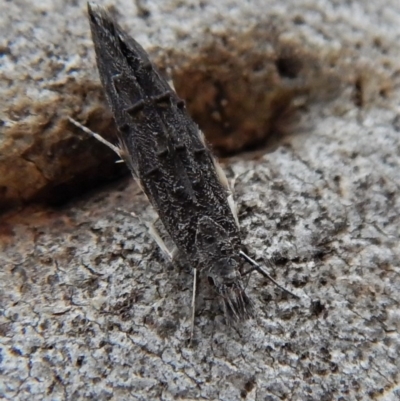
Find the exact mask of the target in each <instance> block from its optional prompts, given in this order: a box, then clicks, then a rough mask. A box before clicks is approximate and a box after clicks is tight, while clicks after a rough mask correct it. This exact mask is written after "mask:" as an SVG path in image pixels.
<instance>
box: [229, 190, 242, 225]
mask: <svg viewBox="0 0 400 401" xmlns="http://www.w3.org/2000/svg"><path fill="white" fill-rule="evenodd" d="M227 199H228V205H229V208H230V209H231V212H232V214H233V218H234V219H235V223H236V225H237V227H238V228H240V226H239V218H238V215H237V207H236V206H237V205H236V203H235V200H234V199H233V194H232V193H230V194H229V195H228V198H227Z"/></svg>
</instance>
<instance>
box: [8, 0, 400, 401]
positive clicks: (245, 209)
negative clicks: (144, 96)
mask: <svg viewBox="0 0 400 401" xmlns="http://www.w3.org/2000/svg"><path fill="white" fill-rule="evenodd" d="M215 3H216V2H208V1H202V2H195V1H187V2H184V1H177V0H168V1H164V2H155V1H148V2H146V1H136V3H134V2H128V1H122V0H120V1H115V2H113V3H111V2H102V4H104V5H106V6H112V7H114V10H115V14H116V16H117V17H118V19H119V20H120V22H121V24H122V25H123V26H125V27H126V28H128V27H129V31H130V32H131V33H132V34H134V35H135V37H136V38H137V39H138V40H139V41H141V43H143V45H144V46H145V47H146V48H148V49H150V50H151V51H152V54H153V55H154V56H155V58H156V60H157V62H158V63H159V65H160V66H161V67H163V66H164V67H163V68H167V66H175V67H174V68H172V69H171V71H169V73H170V75H172V77H173V78H174V81H175V86H176V88H177V90H178V91H179V93H181V96H183V97H185V98H186V99H187V100H188V105H189V108H190V109H191V111H192V112H193V115H194V116H195V117H196V119H197V120H198V122H199V123H200V124H201V125H202V127H203V128H204V130H205V131H206V133H207V134H208V135H209V138H211V139H212V140H213V141H215V143H216V146H217V148H220V149H222V150H224V149H226V150H227V152H231V151H233V150H238V149H239V148H242V147H246V146H251V145H253V146H254V144H256V143H258V142H259V140H260V139H261V137H262V135H265V136H269V138H270V142H269V144H270V147H269V148H268V149H269V152H265V151H261V150H260V151H258V152H257V153H248V154H245V155H243V154H242V155H238V156H236V157H235V158H233V159H230V160H229V162H228V163H226V164H225V167H226V169H227V171H228V173H229V175H230V176H231V177H233V176H234V175H235V174H238V175H239V178H238V179H237V183H236V198H237V201H238V204H239V216H240V221H241V225H242V231H243V237H244V238H245V244H246V246H247V247H248V249H249V250H250V253H251V254H252V255H255V257H256V259H257V260H259V261H260V262H263V263H267V261H268V260H270V261H273V262H274V263H273V264H272V266H271V267H270V269H271V273H272V274H273V275H274V277H275V278H276V279H277V280H278V281H279V282H281V283H283V284H285V285H286V286H287V287H288V288H289V289H292V290H293V291H295V292H296V293H297V294H299V295H301V296H302V299H301V301H298V300H293V299H291V298H289V297H287V296H286V295H284V294H282V293H281V291H279V290H277V289H276V288H274V287H273V286H271V285H270V283H268V282H266V281H265V280H264V279H263V278H261V277H259V276H257V275H253V276H252V277H251V278H250V280H249V283H248V293H249V295H250V296H251V297H252V299H253V300H254V302H255V304H256V306H257V310H258V316H257V318H256V319H254V320H251V321H248V322H245V323H244V324H243V325H241V326H239V327H235V328H229V327H227V326H226V325H225V324H224V321H223V317H222V315H221V313H220V311H219V309H218V305H216V304H215V302H214V301H215V298H214V296H213V294H212V292H211V291H210V289H209V288H208V287H207V285H206V283H203V282H201V283H200V291H199V298H198V314H197V319H196V323H197V325H196V344H195V346H194V347H192V348H190V347H188V344H187V342H186V339H187V336H188V329H189V326H190V321H189V315H190V300H191V284H192V275H191V272H190V269H189V268H188V267H187V266H169V265H168V264H167V263H165V261H164V260H163V258H162V255H161V254H160V252H159V250H158V249H157V246H156V245H155V244H154V243H153V242H152V240H151V239H150V238H149V236H148V235H147V234H146V229H145V227H144V225H143V224H142V223H140V222H139V220H138V219H137V218H135V217H132V216H130V214H129V213H131V212H134V213H136V214H137V215H138V216H141V218H145V219H147V218H150V215H151V211H150V209H149V207H148V206H147V205H146V203H145V200H144V197H143V195H141V194H140V191H139V190H138V188H137V187H136V185H135V184H134V183H133V182H132V180H130V179H129V180H128V179H123V180H121V181H119V182H116V183H114V184H112V185H110V186H108V187H104V188H103V189H102V190H100V191H99V190H98V191H96V192H92V193H90V194H88V193H87V194H86V195H85V196H83V197H82V198H81V199H79V200H77V199H75V200H74V201H71V202H69V203H68V204H64V205H63V206H60V207H57V208H54V207H53V208H51V207H38V206H30V207H26V208H25V209H20V210H16V209H14V211H11V212H9V213H8V214H3V216H2V218H1V224H0V240H1V242H0V244H1V249H2V252H1V255H2V263H1V267H0V274H1V277H0V307H1V315H0V398H4V399H10V400H11V399H12V400H72V399H73V400H77V399H95V400H157V399H163V400H173V399H182V400H183V399H184V400H190V399H209V400H216V399H218V400H236V399H245V400H282V399H284V400H285V399H287V400H368V399H372V400H375V399H381V400H397V399H399V397H400V385H399V380H400V377H399V376H400V374H399V371H400V362H399V358H398V355H399V353H400V333H399V328H400V327H399V326H400V321H399V319H400V316H399V315H400V313H399V304H400V295H399V294H400V279H399V272H400V268H399V264H400V260H399V259H400V258H399V256H400V252H399V246H400V245H399V237H400V225H399V220H400V211H399V190H400V168H399V163H400V140H399V135H400V116H399V100H400V96H399V83H400V5H399V3H398V2H397V1H394V0H393V1H389V0H385V1H379V2H378V1H376V2H368V3H367V2H365V4H364V2H349V1H323V0H321V1H317V0H308V1H306V0H303V1H301V0H299V1H294V0H293V1H286V2H282V1H261V0H260V1H253V2H241V1H238V0H237V1H233V0H232V1H227V0H224V1H220V2H218V4H215ZM1 6H2V7H1V8H2V11H4V10H5V12H2V13H1V17H0V18H1V22H0V27H1V28H0V29H1V41H2V42H1V58H0V74H1V82H2V83H6V85H3V84H2V85H1V86H0V91H1V96H0V99H1V100H0V104H1V110H0V112H1V113H2V114H1V115H2V117H1V118H2V125H1V127H0V129H1V131H0V180H1V186H2V188H3V189H2V192H1V196H2V197H3V198H2V201H3V203H4V205H7V206H10V204H11V205H13V204H15V202H17V201H20V200H21V199H22V202H28V201H29V200H32V199H41V196H42V198H46V199H54V196H56V195H55V193H57V192H59V191H60V188H61V189H63V191H61V193H62V195H63V196H65V197H66V198H69V197H70V195H71V193H75V194H76V192H74V191H73V189H74V188H76V187H77V186H78V187H79V186H80V185H83V184H82V183H85V181H84V178H82V177H84V176H87V174H88V171H90V172H91V174H92V177H93V179H95V178H96V177H98V176H99V175H101V174H102V173H103V171H107V170H109V169H110V168H111V167H110V166H112V164H113V163H112V161H113V160H114V159H113V156H112V155H109V154H108V155H107V154H106V153H102V150H101V147H96V148H95V149H96V150H93V148H92V146H95V145H93V143H92V142H91V141H90V140H87V139H85V137H84V135H83V136H80V135H79V132H78V131H77V130H75V129H73V128H72V127H69V126H68V125H67V123H66V118H65V116H66V115H72V116H73V117H75V118H78V119H80V120H81V121H84V122H88V125H90V126H91V127H92V128H95V129H96V128H97V130H98V131H99V132H101V133H103V134H106V128H107V127H110V116H109V114H107V112H106V111H105V110H106V106H105V104H104V100H103V99H102V95H101V88H100V86H99V83H98V78H97V75H96V72H95V65H94V58H93V50H92V47H91V41H90V36H89V32H88V24H87V21H86V16H85V4H84V3H83V2H79V1H76V2H61V1H48V2H43V1H41V2H39V1H37V2H36V1H34V2H32V3H31V2H23V1H14V2H5V1H4V0H3V3H2V4H1ZM269 40H270V41H269ZM154 44H157V45H158V46H159V48H155V47H150V46H151V45H152V46H154ZM205 49H206V50H207V51H205ZM256 60H257V61H258V62H257V63H254V64H253V62H255V61H256ZM170 63H172V64H170ZM250 66H252V68H250ZM239 71H242V74H239ZM167 72H168V71H167ZM215 76H217V77H218V79H216V78H215ZM192 83H193V84H192ZM267 83H268V85H267V86H265V85H266V84H267ZM202 88H204V90H201V89H202ZM235 88H236V89H237V91H235ZM221 93H223V95H224V96H221ZM217 100H218V101H217ZM227 100H228V101H227ZM202 102H203V103H202ZM235 102H236V103H235ZM235 104H236V106H235ZM241 104H242V105H243V106H242V108H241V107H240V105H241ZM267 106H271V108H272V109H273V113H272V112H271V108H269V107H267ZM241 111H242V114H240V112H241ZM271 113H272V114H271ZM282 116H283V117H282ZM207 117H208V118H207ZM231 117H232V121H233V122H231ZM235 118H236V120H235ZM227 124H228V125H227ZM230 124H232V125H230ZM218 128H219V131H218ZM213 130H216V132H217V133H218V135H216V136H215V137H213V135H212V134H213V132H211V131H213ZM240 132H243V136H241V135H240ZM76 138H78V139H76ZM232 138H233V139H232ZM243 138H244V139H243ZM97 149H99V150H97ZM51 151H52V152H51ZM62 152H64V153H62ZM88 159H90V160H89V162H87V160H88ZM86 162H87V163H86ZM90 166H91V167H90ZM99 166H100V167H99ZM65 183H68V184H65ZM24 185H25V186H24ZM85 185H86V184H85ZM50 187H51V188H53V191H51V190H49V188H50ZM29 191H31V192H32V193H30V192H29ZM43 193H45V194H46V196H44V195H43ZM37 194H42V195H41V196H38V195H37Z"/></svg>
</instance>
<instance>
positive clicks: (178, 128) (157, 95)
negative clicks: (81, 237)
mask: <svg viewBox="0 0 400 401" xmlns="http://www.w3.org/2000/svg"><path fill="white" fill-rule="evenodd" d="M88 8H89V19H90V25H91V30H92V37H93V42H94V46H95V50H96V59H97V65H98V69H99V73H100V78H101V81H102V84H103V87H104V90H105V93H106V97H107V100H108V102H109V104H110V107H111V109H112V112H113V115H114V118H115V121H116V124H117V127H118V138H119V142H120V151H119V155H120V156H121V157H122V158H123V159H124V161H125V162H126V163H127V164H128V166H129V168H130V169H131V171H132V174H133V176H134V178H135V179H136V180H137V181H138V183H139V184H140V186H141V188H142V189H143V191H144V193H145V194H146V195H147V197H148V199H149V201H150V203H151V204H152V205H153V207H154V208H155V210H156V211H157V213H158V215H159V218H160V220H161V222H162V224H163V226H164V227H165V229H166V231H167V232H168V234H169V235H170V236H171V238H172V240H173V242H174V243H175V245H176V247H177V248H178V250H179V251H180V252H181V253H182V254H183V256H184V257H185V258H186V259H187V260H188V261H189V262H190V263H191V265H192V266H193V268H194V269H196V270H199V271H200V272H201V273H202V274H206V275H207V277H208V281H209V283H210V284H211V285H213V286H214V287H215V289H216V291H217V293H218V294H219V298H220V300H221V303H222V307H223V310H224V312H225V316H226V318H227V320H228V322H229V321H239V320H241V319H245V318H247V317H249V316H251V315H252V311H253V306H252V302H251V300H250V299H249V298H248V297H247V295H246V293H245V291H244V286H243V282H242V277H241V270H242V267H243V263H244V261H243V259H242V258H241V257H240V250H241V241H240V234H239V228H238V224H237V217H236V215H235V212H234V207H233V203H232V199H231V192H230V190H229V186H228V182H227V180H226V177H225V175H224V173H223V172H222V169H221V168H220V167H219V165H218V164H217V162H216V161H215V160H214V158H213V156H212V154H211V153H210V151H209V149H208V148H207V146H206V145H205V142H204V138H203V135H202V133H201V132H200V131H199V129H198V127H197V125H196V124H195V123H194V122H193V121H192V119H191V118H190V116H189V115H188V113H187V111H186V107H185V103H184V102H183V101H182V100H181V99H180V98H179V97H178V96H177V94H176V93H175V92H174V91H173V90H172V88H171V87H170V86H169V85H168V83H167V81H166V80H165V79H164V78H163V77H162V76H161V75H160V74H159V73H158V72H157V70H156V68H155V67H154V65H153V64H152V63H151V61H150V60H149V58H148V56H147V54H146V52H145V51H144V49H143V48H142V47H141V46H140V45H139V44H138V43H137V42H136V41H135V40H134V39H133V38H131V37H130V36H128V35H127V34H126V33H125V32H124V31H123V30H122V29H121V28H120V27H119V26H118V25H117V24H116V23H115V22H114V21H113V20H112V19H111V17H110V16H109V15H108V14H107V13H106V12H105V11H104V10H103V9H102V8H100V7H98V6H96V5H94V4H89V6H88Z"/></svg>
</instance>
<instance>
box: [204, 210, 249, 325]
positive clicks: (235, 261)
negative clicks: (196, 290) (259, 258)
mask: <svg viewBox="0 0 400 401" xmlns="http://www.w3.org/2000/svg"><path fill="white" fill-rule="evenodd" d="M196 249H197V250H198V253H199V256H200V263H201V265H202V271H203V272H204V273H205V274H206V275H207V280H208V283H209V284H210V285H211V286H212V287H213V288H214V289H215V291H216V292H217V293H218V295H219V298H220V301H221V304H222V308H223V310H224V314H225V317H226V320H227V322H228V323H231V322H235V321H240V320H244V319H247V318H248V317H250V316H252V314H253V304H252V302H251V300H250V298H249V297H248V296H247V295H246V293H245V290H244V285H243V281H242V278H241V274H240V267H241V264H242V263H243V262H242V260H241V258H240V257H239V255H238V252H237V251H236V250H235V247H234V245H233V244H232V241H231V239H230V237H229V235H228V233H227V232H226V230H224V229H223V227H222V226H221V225H219V224H218V223H216V222H215V221H213V220H212V219H210V218H209V217H203V218H201V219H200V220H199V223H198V226H197V232H196Z"/></svg>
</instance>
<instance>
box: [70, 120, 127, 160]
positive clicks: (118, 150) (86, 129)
mask: <svg viewBox="0 0 400 401" xmlns="http://www.w3.org/2000/svg"><path fill="white" fill-rule="evenodd" d="M68 120H69V121H70V122H71V123H72V124H74V125H76V126H77V127H78V128H80V129H81V130H82V131H84V132H86V133H87V134H89V135H91V136H92V137H93V138H95V139H97V140H98V141H99V142H101V143H102V144H104V145H106V146H108V147H109V148H110V149H111V150H113V151H114V152H115V153H116V154H117V155H118V156H119V157H120V158H121V160H120V161H118V162H123V157H122V152H121V149H120V148H119V147H118V146H115V145H113V144H112V143H111V142H108V141H107V140H105V139H104V138H103V137H102V136H100V135H99V134H96V133H95V132H93V131H92V130H90V129H89V128H88V127H85V126H84V125H82V124H81V123H79V122H78V121H76V120H74V119H73V118H72V117H68Z"/></svg>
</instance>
